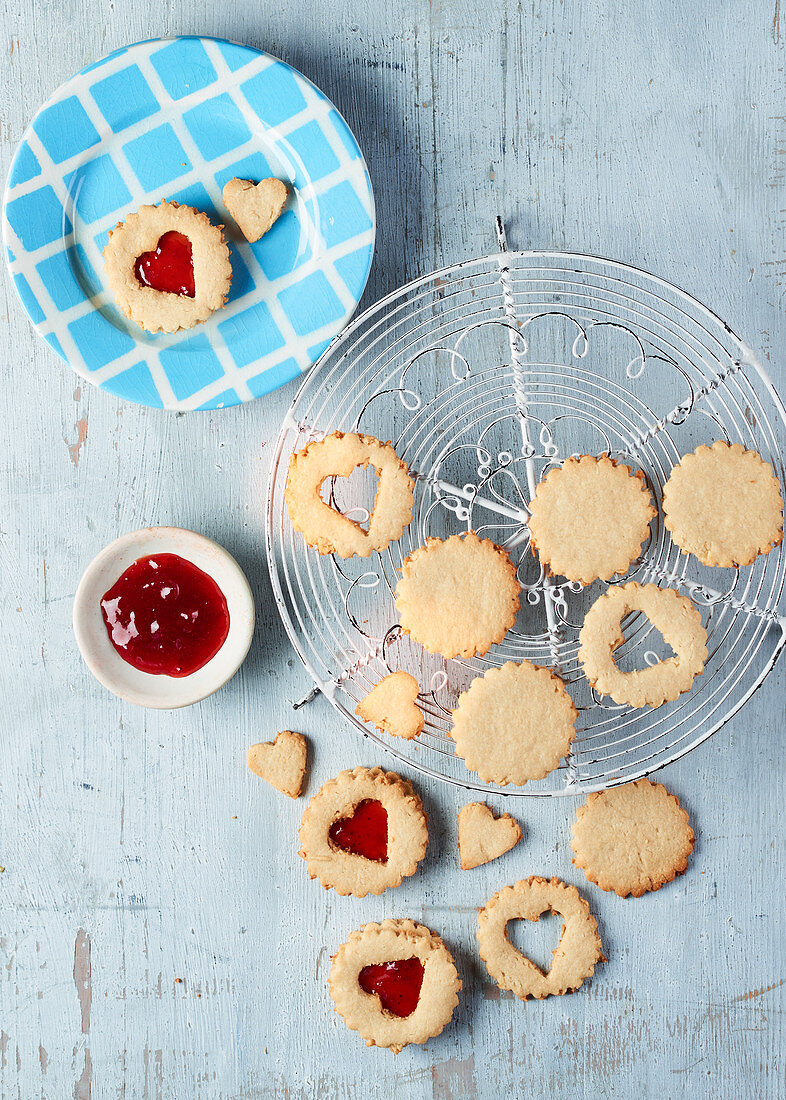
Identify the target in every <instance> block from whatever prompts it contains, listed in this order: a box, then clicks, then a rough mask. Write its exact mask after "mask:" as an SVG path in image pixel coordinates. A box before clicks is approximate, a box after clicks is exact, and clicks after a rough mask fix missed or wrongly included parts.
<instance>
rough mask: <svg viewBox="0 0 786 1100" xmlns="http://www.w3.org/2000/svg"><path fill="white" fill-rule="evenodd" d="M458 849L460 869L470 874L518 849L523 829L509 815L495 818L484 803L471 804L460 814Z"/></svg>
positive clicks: (463, 807) (463, 808)
mask: <svg viewBox="0 0 786 1100" xmlns="http://www.w3.org/2000/svg"><path fill="white" fill-rule="evenodd" d="M458 827H459V836H458V846H459V852H460V855H461V870H462V871H469V870H471V869H472V868H473V867H480V866H481V865H482V864H484V863H491V861H492V860H493V859H498V858H499V856H502V855H504V854H505V852H509V851H510V849H511V848H515V847H516V845H517V844H518V842H519V841H520V840H521V826H520V825H519V823H518V821H516V820H515V818H512V817H511V816H510V814H500V816H499V817H495V816H494V813H493V811H492V809H491V807H489V806H487V805H486V804H485V803H484V802H470V803H468V804H467V805H466V806H462V807H461V809H460V810H459V814H458Z"/></svg>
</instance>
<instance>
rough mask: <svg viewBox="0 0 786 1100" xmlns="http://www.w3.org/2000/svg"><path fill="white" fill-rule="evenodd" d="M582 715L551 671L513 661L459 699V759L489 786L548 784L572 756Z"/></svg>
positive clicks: (455, 730) (453, 734) (456, 738)
mask: <svg viewBox="0 0 786 1100" xmlns="http://www.w3.org/2000/svg"><path fill="white" fill-rule="evenodd" d="M577 717H578V711H577V710H576V707H575V705H574V703H573V700H572V699H571V697H570V695H569V694H568V692H567V690H566V688H565V685H564V683H563V682H562V680H561V679H560V678H559V676H556V675H555V674H554V673H553V672H552V671H551V670H550V669H548V668H543V667H541V666H539V665H533V664H531V663H530V662H529V661H522V662H521V663H520V664H516V663H515V662H514V661H508V662H507V663H506V664H504V665H502V667H501V668H492V669H489V670H488V672H486V673H484V674H483V676H478V677H476V678H475V679H474V680H473V681H472V683H471V684H470V685H469V687H468V688H467V690H466V691H465V692H463V693H462V694H461V695H460V696H459V699H458V705H457V707H456V709H455V710H454V711H453V729H452V730H451V731H450V736H451V737H452V738H453V740H454V741H455V743H456V755H457V756H460V757H462V758H463V760H464V763H465V764H466V765H467V767H468V768H469V769H470V771H474V772H477V773H478V775H479V776H480V778H481V779H483V780H485V781H486V782H487V783H500V784H507V783H517V784H521V783H527V782H528V781H529V780H531V779H543V778H544V777H545V776H547V775H548V774H549V772H552V771H553V770H554V769H555V768H556V767H557V766H558V765H559V763H560V761H561V760H562V759H563V758H564V757H565V756H567V755H568V753H569V752H570V746H571V744H572V743H573V739H574V738H575V736H576V718H577Z"/></svg>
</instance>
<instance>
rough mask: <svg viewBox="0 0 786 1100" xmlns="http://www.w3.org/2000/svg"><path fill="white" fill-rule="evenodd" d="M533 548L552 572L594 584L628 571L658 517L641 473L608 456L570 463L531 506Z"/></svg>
mask: <svg viewBox="0 0 786 1100" xmlns="http://www.w3.org/2000/svg"><path fill="white" fill-rule="evenodd" d="M530 513H531V515H530V521H529V531H530V544H531V546H532V548H533V549H534V550H536V551H537V553H538V556H539V557H540V560H541V561H542V562H543V564H544V565H546V566H547V567H548V569H549V572H551V573H554V574H558V575H559V576H561V577H567V578H568V580H570V581H580V582H581V583H582V584H591V583H592V581H596V580H599V579H600V580H609V579H610V578H611V577H613V576H614V575H615V574H617V573H626V572H627V571H628V569H629V568H630V564H631V562H633V561H635V559H636V558H637V557H638V556H639V553H640V552H641V547H642V544H643V542H644V540H645V539H646V538H647V533H648V530H649V524H650V520H651V519H652V518H653V516H655V515H656V514H657V513H656V511H655V508H654V507H653V504H652V496H651V495H650V491H649V489H648V488H647V486H646V484H645V482H644V475H643V474H642V473H641V472H640V471H638V470H637V471H635V473H634V472H633V471H632V470H631V469H630V468H629V467H628V466H622V465H618V464H617V463H616V462H615V461H614V460H613V459H612V458H609V457H608V456H607V455H603V456H602V457H601V458H592V457H591V456H590V455H581V456H580V457H578V458H569V459H567V460H566V461H565V462H564V463H563V464H562V466H557V467H555V468H554V469H552V470H549V472H548V473H547V474H546V476H545V477H544V478H543V480H542V481H541V482H540V483H539V484H538V486H537V488H536V490H535V496H534V498H533V500H532V502H531V504H530Z"/></svg>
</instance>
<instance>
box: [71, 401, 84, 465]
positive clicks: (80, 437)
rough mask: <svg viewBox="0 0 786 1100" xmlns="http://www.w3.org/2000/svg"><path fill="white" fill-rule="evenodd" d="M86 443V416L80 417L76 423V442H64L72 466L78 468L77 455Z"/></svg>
mask: <svg viewBox="0 0 786 1100" xmlns="http://www.w3.org/2000/svg"><path fill="white" fill-rule="evenodd" d="M85 443H87V414H85V415H84V416H81V417H80V418H79V420H77V422H76V442H75V443H69V442H68V440H66V445H67V447H68V454H69V456H70V458H71V461H72V462H73V464H74V466H77V467H78V466H79V453H80V451H81V450H82V448H83V447H84V445H85Z"/></svg>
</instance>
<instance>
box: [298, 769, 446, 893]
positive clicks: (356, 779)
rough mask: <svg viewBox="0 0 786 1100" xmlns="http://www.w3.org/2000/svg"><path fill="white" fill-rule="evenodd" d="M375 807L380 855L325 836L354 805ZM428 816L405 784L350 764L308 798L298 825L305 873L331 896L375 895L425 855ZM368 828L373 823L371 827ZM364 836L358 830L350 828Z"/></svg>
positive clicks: (351, 814) (345, 821) (347, 820)
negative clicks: (380, 818)
mask: <svg viewBox="0 0 786 1100" xmlns="http://www.w3.org/2000/svg"><path fill="white" fill-rule="evenodd" d="M375 803H376V804H377V805H379V806H381V807H382V808H383V809H384V811H385V814H386V817H387V824H386V840H385V845H384V857H383V858H375V857H371V858H369V857H367V856H365V855H362V854H359V852H358V851H353V850H351V849H350V848H348V847H343V848H342V847H340V846H339V844H338V843H337V842H335V841H334V839H333V838H332V837H331V831H332V829H333V827H334V826H336V825H337V824H341V825H344V826H349V827H350V828H351V824H352V821H353V819H354V818H355V815H356V814H357V812H358V809H359V807H361V806H364V807H368V806H369V805H370V804H372V805H373V804H375ZM427 820H428V818H427V816H426V814H425V812H424V810H423V803H422V802H421V801H420V798H419V797H418V796H417V795H416V794H415V792H414V790H413V789H412V786H411V784H410V783H408V782H407V780H406V779H402V778H401V777H400V776H398V775H396V773H395V772H384V771H382V769H381V768H355V770H354V771H344V772H341V773H340V774H339V775H337V776H336V778H335V779H329V780H328V782H327V783H325V784H323V786H322V787H320V789H319V790H318V791H317V793H316V794H315V795H314V797H313V798H312V799H311V801H310V802H309V804H308V806H307V807H306V810H305V812H304V814H303V819H302V821H301V823H300V834H299V835H300V845H301V847H300V853H299V854H300V855H301V856H302V857H303V859H305V861H306V862H307V864H308V873H309V875H310V877H311V878H312V879H313V878H318V879H319V880H320V882H321V883H322V885H323V886H324V888H325V889H326V890H329V889H331V887H332V888H333V889H334V890H335V891H336V893H337V894H342V895H346V894H353V895H354V896H355V897H356V898H364V897H365V896H366V894H381V893H382V892H383V890H387V889H388V888H389V887H393V886H398V885H399V883H400V882H401V880H402V879H404V878H406V877H407V876H409V875H413V874H414V873H415V871H416V870H417V866H418V863H420V861H421V859H422V858H423V856H424V855H425V853H426V846H427V844H428V828H427V826H426V822H427ZM371 827H373V825H372V826H371ZM354 837H355V840H356V841H360V842H361V843H362V841H363V840H364V834H363V830H361V829H357V830H355V832H354Z"/></svg>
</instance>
